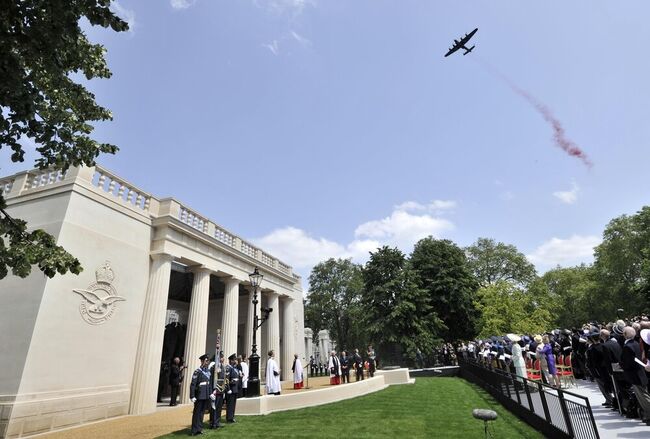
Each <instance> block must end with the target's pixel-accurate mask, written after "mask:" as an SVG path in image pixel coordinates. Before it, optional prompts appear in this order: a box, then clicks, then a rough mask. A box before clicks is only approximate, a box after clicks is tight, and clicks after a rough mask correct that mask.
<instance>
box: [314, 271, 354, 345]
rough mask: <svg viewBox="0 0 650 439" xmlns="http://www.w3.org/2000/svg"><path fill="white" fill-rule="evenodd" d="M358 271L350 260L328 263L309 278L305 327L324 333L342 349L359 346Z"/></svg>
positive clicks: (315, 332)
mask: <svg viewBox="0 0 650 439" xmlns="http://www.w3.org/2000/svg"><path fill="white" fill-rule="evenodd" d="M362 288H363V279H362V277H361V267H360V266H359V265H357V264H354V263H352V261H351V260H350V259H333V258H332V259H328V260H326V261H324V262H321V263H319V264H318V265H316V266H315V267H314V268H313V269H312V271H311V274H310V275H309V294H308V296H307V300H306V302H305V325H306V326H308V327H310V328H312V329H313V330H314V335H316V334H317V333H318V331H319V330H321V329H327V330H328V331H329V334H330V338H331V339H332V340H334V341H336V344H337V346H339V348H341V349H350V348H353V347H356V346H362V345H363V343H364V342H365V341H366V340H365V339H363V330H362V328H361V310H360V304H359V303H360V300H361V290H362Z"/></svg>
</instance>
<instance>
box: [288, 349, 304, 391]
mask: <svg viewBox="0 0 650 439" xmlns="http://www.w3.org/2000/svg"><path fill="white" fill-rule="evenodd" d="M291 371H292V372H293V388H294V390H297V389H302V388H303V386H304V384H303V378H302V363H301V362H300V358H298V354H293V366H291Z"/></svg>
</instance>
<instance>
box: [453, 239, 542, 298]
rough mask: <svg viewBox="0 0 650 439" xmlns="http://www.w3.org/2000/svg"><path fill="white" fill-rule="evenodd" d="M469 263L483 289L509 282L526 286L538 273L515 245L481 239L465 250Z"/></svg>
mask: <svg viewBox="0 0 650 439" xmlns="http://www.w3.org/2000/svg"><path fill="white" fill-rule="evenodd" d="M465 253H466V254H467V262H468V264H469V267H470V269H471V270H472V272H473V273H474V276H475V277H476V279H477V280H478V282H479V284H480V286H481V287H487V286H488V285H494V284H495V283H497V282H501V281H509V282H514V283H515V284H516V285H521V286H526V285H528V284H529V283H530V282H532V281H533V280H534V279H535V277H536V276H537V273H536V271H535V267H534V266H533V264H531V263H530V262H529V261H528V260H527V259H526V256H524V254H523V253H520V252H519V250H517V247H515V246H514V245H508V244H504V243H502V242H495V241H494V239H489V238H479V239H478V240H477V241H476V242H475V243H474V244H472V245H470V246H469V247H467V248H466V249H465Z"/></svg>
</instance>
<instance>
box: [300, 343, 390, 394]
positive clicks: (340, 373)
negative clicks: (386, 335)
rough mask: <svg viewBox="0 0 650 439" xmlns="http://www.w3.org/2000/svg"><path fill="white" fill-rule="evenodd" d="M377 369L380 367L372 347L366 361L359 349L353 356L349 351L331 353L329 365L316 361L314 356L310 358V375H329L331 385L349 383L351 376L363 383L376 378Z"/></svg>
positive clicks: (367, 352) (368, 350)
mask: <svg viewBox="0 0 650 439" xmlns="http://www.w3.org/2000/svg"><path fill="white" fill-rule="evenodd" d="M377 367H379V362H378V360H377V353H376V352H375V350H374V349H373V347H372V345H370V346H368V349H367V351H366V353H365V359H364V357H363V356H362V355H361V354H360V353H359V349H355V350H354V353H351V354H350V353H348V352H347V351H341V353H340V354H337V352H336V351H335V350H333V351H331V352H330V355H329V357H328V359H327V363H323V362H318V361H316V360H315V359H314V356H313V355H312V356H310V357H309V373H310V375H311V376H316V375H321V374H323V373H329V376H330V384H331V385H338V384H345V383H349V382H350V375H351V374H352V375H354V377H355V381H361V380H363V379H364V378H365V377H368V378H372V377H374V376H375V371H376V370H377Z"/></svg>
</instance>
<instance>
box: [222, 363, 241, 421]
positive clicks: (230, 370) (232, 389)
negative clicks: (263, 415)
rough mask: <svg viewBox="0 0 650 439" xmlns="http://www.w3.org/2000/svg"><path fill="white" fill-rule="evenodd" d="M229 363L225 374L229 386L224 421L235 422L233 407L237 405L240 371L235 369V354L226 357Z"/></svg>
mask: <svg viewBox="0 0 650 439" xmlns="http://www.w3.org/2000/svg"><path fill="white" fill-rule="evenodd" d="M228 361H229V362H230V364H229V365H228V366H226V376H227V377H228V381H229V388H228V391H227V392H226V422H228V423H231V424H232V423H235V422H237V421H235V407H236V406H237V395H238V394H239V380H240V379H241V371H240V370H239V369H237V354H232V355H231V356H230V357H228Z"/></svg>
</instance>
